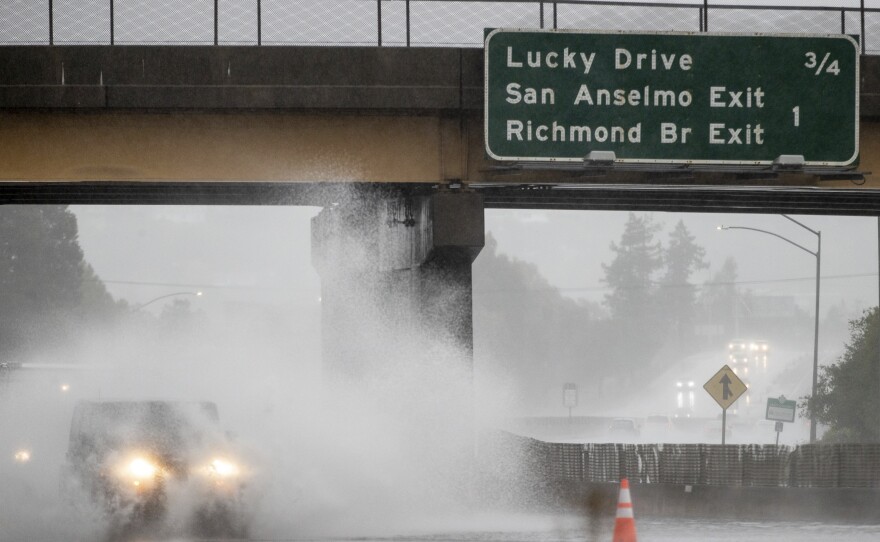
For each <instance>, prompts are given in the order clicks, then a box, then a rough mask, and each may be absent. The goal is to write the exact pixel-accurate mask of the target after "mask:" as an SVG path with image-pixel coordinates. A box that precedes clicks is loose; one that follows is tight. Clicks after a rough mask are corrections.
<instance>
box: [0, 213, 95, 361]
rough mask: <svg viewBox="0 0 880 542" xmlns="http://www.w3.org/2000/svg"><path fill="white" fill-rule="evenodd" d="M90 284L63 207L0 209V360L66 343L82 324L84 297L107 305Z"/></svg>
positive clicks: (89, 273) (88, 271)
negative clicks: (0, 358)
mask: <svg viewBox="0 0 880 542" xmlns="http://www.w3.org/2000/svg"><path fill="white" fill-rule="evenodd" d="M86 279H87V280H86ZM84 280H85V282H84ZM95 280H97V277H96V276H95V275H94V271H93V270H92V269H91V267H89V266H88V264H87V263H86V262H85V260H84V258H83V252H82V249H81V248H80V246H79V241H78V230H77V224H76V216H74V214H73V213H71V212H70V211H69V210H68V208H67V206H63V205H7V206H3V207H0V357H2V358H5V359H9V358H16V357H21V356H26V355H29V354H33V353H34V352H36V351H37V350H38V349H40V350H42V351H45V350H47V349H51V348H62V347H63V345H65V344H68V343H69V342H70V340H71V339H72V338H73V336H74V335H75V334H76V333H77V330H78V329H81V325H82V324H83V320H85V319H87V316H86V314H84V313H83V307H84V305H83V303H82V302H83V298H84V296H86V297H87V298H88V299H89V303H90V305H89V306H90V307H91V308H92V309H94V308H95V307H96V306H98V305H100V306H103V307H105V308H106V307H107V306H108V305H107V304H108V303H110V304H111V305H112V299H108V296H107V295H106V291H105V290H104V291H103V294H101V290H102V289H103V285H102V284H100V285H99V284H98V283H95V282H94V281H95ZM88 312H89V313H91V310H89V311H88Z"/></svg>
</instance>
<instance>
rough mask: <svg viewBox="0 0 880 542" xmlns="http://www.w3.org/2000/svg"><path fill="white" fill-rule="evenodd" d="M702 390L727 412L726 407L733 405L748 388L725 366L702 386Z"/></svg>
mask: <svg viewBox="0 0 880 542" xmlns="http://www.w3.org/2000/svg"><path fill="white" fill-rule="evenodd" d="M703 389H705V390H706V391H707V392H709V395H711V396H712V399H715V402H717V403H718V404H719V405H721V408H723V409H724V410H727V407H729V406H730V405H732V404H733V403H735V402H736V400H737V399H739V396H740V395H742V394H744V393H745V392H746V390H747V389H748V387H747V386H746V385H745V384H744V383H743V381H742V380H740V379H739V377H738V376H736V373H734V372H733V369H731V368H730V367H728V366H727V365H725V366H724V367H722V368H721V370H720V371H718V372H717V373H715V376H713V377H712V378H710V379H709V381H708V382H706V383H705V384H703Z"/></svg>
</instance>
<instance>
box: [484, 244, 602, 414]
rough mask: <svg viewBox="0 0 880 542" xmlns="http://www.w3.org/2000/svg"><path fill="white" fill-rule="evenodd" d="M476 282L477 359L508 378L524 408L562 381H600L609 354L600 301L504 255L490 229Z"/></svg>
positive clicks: (538, 402)
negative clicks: (572, 293) (568, 292)
mask: <svg viewBox="0 0 880 542" xmlns="http://www.w3.org/2000/svg"><path fill="white" fill-rule="evenodd" d="M473 281H474V335H475V336H477V337H479V340H477V341H476V342H475V344H474V351H475V352H474V354H475V358H476V359H478V360H479V362H478V363H477V365H478V367H479V370H481V371H482V370H485V371H487V372H489V373H491V374H493V377H495V378H504V379H506V380H507V381H508V383H509V384H510V387H511V388H512V393H514V394H515V396H516V402H517V404H518V405H519V406H521V407H524V408H528V407H544V406H545V405H544V404H543V401H544V400H545V398H546V397H547V396H548V395H547V394H548V393H549V394H551V395H552V396H553V397H556V395H559V394H561V393H562V391H561V390H562V384H563V383H564V382H580V383H582V385H583V386H586V384H587V383H592V382H594V381H595V380H596V378H597V374H598V373H597V372H598V370H599V369H600V368H601V367H602V366H603V365H604V359H605V355H604V353H603V352H602V351H601V350H600V348H599V347H598V345H597V342H598V341H597V337H598V335H599V331H598V330H597V328H596V325H595V322H596V320H597V319H598V317H599V313H600V312H601V309H600V307H598V306H596V305H593V304H590V303H586V302H582V301H576V300H573V299H569V298H567V297H565V296H563V295H562V294H561V293H559V291H558V290H557V289H556V288H554V287H553V286H551V285H550V283H548V282H547V279H545V278H544V277H543V276H542V275H541V274H540V272H539V271H538V268H537V267H536V266H535V265H533V264H530V263H528V262H524V261H521V260H517V259H515V258H510V257H508V256H505V255H504V254H501V253H500V252H499V251H498V245H497V242H496V241H495V239H494V238H493V237H492V235H491V234H487V235H486V246H485V248H484V249H483V250H482V252H481V253H480V256H479V258H477V260H476V262H475V263H474V274H473ZM478 378H479V376H478ZM560 401H561V399H560ZM554 404H555V403H554ZM560 404H561V403H560Z"/></svg>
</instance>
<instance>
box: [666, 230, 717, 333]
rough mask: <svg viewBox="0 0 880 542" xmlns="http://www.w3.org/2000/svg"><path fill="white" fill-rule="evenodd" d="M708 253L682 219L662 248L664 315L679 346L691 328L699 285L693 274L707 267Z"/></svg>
mask: <svg viewBox="0 0 880 542" xmlns="http://www.w3.org/2000/svg"><path fill="white" fill-rule="evenodd" d="M705 256H706V250H705V249H704V248H703V247H701V246H700V245H698V244H696V243H695V242H694V236H692V235H691V234H690V232H689V231H688V229H687V227H686V226H685V225H684V222H683V221H681V220H679V221H678V224H676V225H675V229H673V230H672V233H670V234H669V244H668V245H667V247H666V250H665V251H664V252H663V263H664V264H665V268H666V270H665V272H664V275H663V278H662V279H661V280H660V285H661V289H660V294H659V295H660V309H661V313H662V315H663V319H664V321H665V322H667V325H669V326H670V328H671V332H672V336H673V337H675V338H676V339H677V342H678V346H679V349H681V347H682V346H683V343H684V341H685V339H686V335H688V334H689V333H690V330H691V329H692V324H693V322H694V316H695V306H696V299H697V288H696V286H694V285H693V284H691V283H690V279H691V275H693V273H694V271H697V270H698V269H705V268H706V267H708V265H709V264H708V263H706V261H705V259H704V258H705Z"/></svg>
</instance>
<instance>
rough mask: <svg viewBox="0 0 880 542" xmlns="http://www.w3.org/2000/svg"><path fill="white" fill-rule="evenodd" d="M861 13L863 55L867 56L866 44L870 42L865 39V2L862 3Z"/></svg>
mask: <svg viewBox="0 0 880 542" xmlns="http://www.w3.org/2000/svg"><path fill="white" fill-rule="evenodd" d="M861 12H862V54H865V42H866V41H868V40H867V39H865V0H862V2H861Z"/></svg>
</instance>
